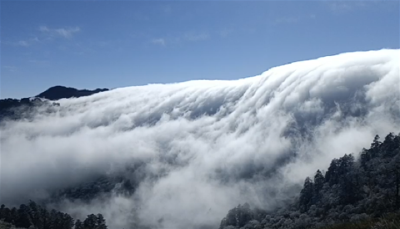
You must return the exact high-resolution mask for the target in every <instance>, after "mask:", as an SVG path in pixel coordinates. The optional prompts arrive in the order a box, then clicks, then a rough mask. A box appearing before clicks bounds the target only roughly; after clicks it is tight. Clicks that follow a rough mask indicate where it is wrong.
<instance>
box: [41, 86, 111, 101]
mask: <svg viewBox="0 0 400 229" xmlns="http://www.w3.org/2000/svg"><path fill="white" fill-rule="evenodd" d="M103 91H108V89H107V88H97V89H95V90H87V89H82V90H79V89H76V88H72V87H64V86H54V87H51V88H49V89H47V90H46V91H44V92H42V93H40V94H39V95H37V96H35V97H38V98H44V99H48V100H58V99H68V98H73V97H75V98H78V97H82V96H89V95H93V94H96V93H99V92H103Z"/></svg>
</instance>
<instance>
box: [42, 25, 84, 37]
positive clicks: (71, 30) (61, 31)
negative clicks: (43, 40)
mask: <svg viewBox="0 0 400 229" xmlns="http://www.w3.org/2000/svg"><path fill="white" fill-rule="evenodd" d="M39 31H41V32H44V33H47V34H48V35H50V36H52V37H53V36H58V37H63V38H71V37H73V35H74V34H75V33H78V32H79V31H81V29H80V28H79V27H77V26H76V27H66V28H56V29H50V28H48V27H47V26H40V27H39Z"/></svg>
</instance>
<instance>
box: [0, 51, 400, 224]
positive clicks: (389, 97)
mask: <svg viewBox="0 0 400 229" xmlns="http://www.w3.org/2000/svg"><path fill="white" fill-rule="evenodd" d="M399 57H400V51H399V50H379V51H369V52H354V53H345V54H340V55H336V56H330V57H323V58H319V59H316V60H309V61H302V62H296V63H292V64H288V65H284V66H280V67H275V68H272V69H270V70H268V71H266V72H264V73H262V74H261V75H259V76H255V77H250V78H245V79H240V80H232V81H189V82H183V83H176V84H165V85H161V84H156V85H147V86H137V87H127V88H118V89H114V90H111V91H107V92H102V93H98V94H95V95H92V96H89V97H81V98H77V99H62V100H58V101H57V103H60V106H59V107H56V108H54V109H55V111H54V112H50V113H49V112H46V111H45V109H43V111H42V109H38V110H37V113H36V114H35V115H34V117H33V119H31V120H18V121H9V122H7V123H4V124H3V125H2V126H1V193H0V194H1V202H3V203H8V204H20V203H22V202H24V201H26V200H28V199H34V200H36V199H43V198H46V197H47V196H48V194H49V193H51V192H53V191H54V190H58V189H62V188H66V187H70V186H74V185H76V184H80V183H82V182H86V181H88V180H90V179H91V178H92V177H93V176H95V175H97V174H109V175H112V174H114V173H119V172H121V171H123V170H124V169H125V168H126V167H127V166H131V167H134V168H135V169H134V172H131V173H128V174H127V175H126V176H127V177H128V178H129V179H132V180H135V182H136V183H137V188H136V190H135V192H134V194H132V195H122V194H118V193H117V192H115V193H113V194H111V195H108V196H106V197H104V196H103V197H101V196H99V197H98V198H95V199H93V200H92V201H90V202H88V203H83V202H81V201H74V200H64V201H62V202H61V203H60V204H59V205H58V207H59V208H61V209H60V210H64V211H67V212H70V213H72V214H74V215H76V216H79V217H83V216H86V214H89V213H93V212H96V213H97V212H100V213H102V214H103V215H104V216H105V218H106V220H107V222H108V225H109V228H111V229H116V228H123V227H125V228H126V227H128V226H130V225H132V224H135V225H142V226H149V227H151V228H175V229H181V228H182V229H184V228H196V227H197V228H200V227H206V226H212V227H214V228H215V227H217V226H218V224H219V222H220V220H221V219H222V218H223V217H224V215H226V213H227V211H228V210H229V209H230V208H232V207H234V206H236V205H238V204H243V203H245V202H248V203H250V204H251V205H254V206H259V207H262V208H265V209H268V208H273V207H274V206H276V205H277V204H280V203H281V200H285V199H287V198H289V197H291V196H292V195H293V194H294V193H295V192H297V191H298V190H297V188H298V186H297V185H299V184H302V182H303V181H304V179H305V177H306V176H310V175H313V172H315V171H316V170H317V169H324V168H327V166H328V165H329V163H330V161H331V159H333V158H334V157H339V156H342V155H344V154H346V153H358V152H359V151H360V150H361V149H362V148H363V147H369V145H368V144H369V143H370V142H371V140H372V139H373V137H374V136H375V135H376V134H379V135H382V136H384V135H386V134H387V133H389V132H396V133H397V132H398V131H399V130H400V94H399V90H400V72H399V61H400V58H399ZM243 64H245V63H243Z"/></svg>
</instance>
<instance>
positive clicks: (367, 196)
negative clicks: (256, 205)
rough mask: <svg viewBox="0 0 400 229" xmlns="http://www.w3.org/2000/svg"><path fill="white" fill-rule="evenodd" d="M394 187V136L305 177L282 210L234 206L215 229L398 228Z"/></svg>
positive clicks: (397, 180) (397, 140)
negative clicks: (299, 189) (265, 210)
mask: <svg viewBox="0 0 400 229" xmlns="http://www.w3.org/2000/svg"><path fill="white" fill-rule="evenodd" d="M399 188H400V135H394V134H392V133H390V134H388V135H387V136H386V137H385V139H384V140H383V142H381V141H380V138H379V136H376V137H375V139H374V140H373V142H372V144H371V147H370V149H363V150H362V151H361V153H360V154H359V155H357V160H356V159H355V157H354V155H344V156H343V157H341V158H339V159H334V160H332V162H331V164H330V166H329V168H328V170H327V171H326V172H321V171H320V170H318V171H317V172H316V173H315V176H314V178H310V177H307V178H306V179H305V182H304V186H303V189H302V190H301V192H300V193H299V196H298V197H297V198H296V199H295V200H294V201H293V202H292V203H291V204H289V205H288V206H285V207H284V208H281V209H279V210H278V211H276V212H264V211H262V210H258V209H251V208H250V206H249V205H248V204H245V205H242V206H241V205H239V206H238V207H236V208H234V209H232V210H230V211H229V213H228V215H227V216H226V217H225V218H224V219H223V220H222V222H221V226H220V229H228V228H276V229H278V228H293V229H306V228H373V225H374V226H375V228H391V227H392V228H398V227H400V220H399V209H400V193H399ZM396 213H397V214H396ZM396 225H397V226H396ZM395 226H396V227H395Z"/></svg>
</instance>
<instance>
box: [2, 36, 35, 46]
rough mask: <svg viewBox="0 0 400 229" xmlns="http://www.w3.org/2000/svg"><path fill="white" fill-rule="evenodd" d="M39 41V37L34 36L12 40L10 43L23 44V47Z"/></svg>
mask: <svg viewBox="0 0 400 229" xmlns="http://www.w3.org/2000/svg"><path fill="white" fill-rule="evenodd" d="M37 42H39V39H38V38H37V37H33V38H30V39H26V40H19V41H16V42H10V43H9V44H11V45H16V46H22V47H29V46H31V45H33V44H34V43H37Z"/></svg>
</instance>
